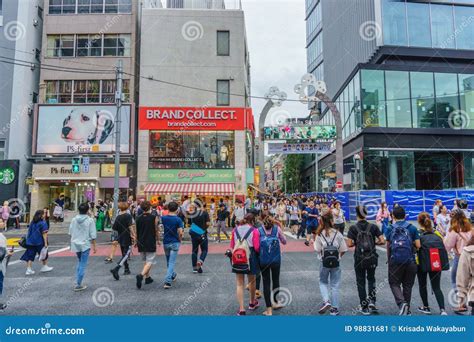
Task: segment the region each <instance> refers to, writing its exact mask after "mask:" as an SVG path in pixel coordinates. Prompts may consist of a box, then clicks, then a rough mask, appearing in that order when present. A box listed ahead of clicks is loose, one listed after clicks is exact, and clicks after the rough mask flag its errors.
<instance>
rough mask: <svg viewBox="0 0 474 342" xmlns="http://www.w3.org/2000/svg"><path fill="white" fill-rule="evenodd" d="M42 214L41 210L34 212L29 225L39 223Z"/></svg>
mask: <svg viewBox="0 0 474 342" xmlns="http://www.w3.org/2000/svg"><path fill="white" fill-rule="evenodd" d="M43 214H44V211H43V210H36V212H35V214H34V216H33V219H32V220H31V223H38V222H39V221H41V220H42V219H43Z"/></svg>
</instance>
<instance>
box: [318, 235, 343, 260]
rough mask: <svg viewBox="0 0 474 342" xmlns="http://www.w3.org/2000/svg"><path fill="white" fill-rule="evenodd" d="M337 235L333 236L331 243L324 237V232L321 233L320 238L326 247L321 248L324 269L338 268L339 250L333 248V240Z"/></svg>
mask: <svg viewBox="0 0 474 342" xmlns="http://www.w3.org/2000/svg"><path fill="white" fill-rule="evenodd" d="M336 236H337V233H335V234H334V237H333V238H332V240H331V242H328V240H326V238H325V237H324V232H323V233H321V237H322V238H323V239H324V241H325V242H326V246H325V247H324V248H323V258H322V261H323V266H324V267H326V268H336V267H339V248H337V247H336V246H334V240H336Z"/></svg>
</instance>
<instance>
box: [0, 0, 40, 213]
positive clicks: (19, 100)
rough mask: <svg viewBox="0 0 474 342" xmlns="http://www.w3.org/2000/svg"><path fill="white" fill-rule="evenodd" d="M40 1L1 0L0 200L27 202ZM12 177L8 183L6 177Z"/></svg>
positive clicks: (36, 98) (36, 82)
mask: <svg viewBox="0 0 474 342" xmlns="http://www.w3.org/2000/svg"><path fill="white" fill-rule="evenodd" d="M42 27H43V1H42V0H18V1H1V0H0V80H2V82H1V85H0V171H2V172H0V174H1V175H2V177H3V175H4V174H5V172H4V169H5V168H8V169H10V170H13V179H12V178H11V177H10V179H9V180H7V179H2V180H1V182H0V183H1V184H2V185H0V200H1V201H2V202H3V201H4V200H8V199H12V198H19V199H20V200H22V201H23V202H25V203H26V204H27V203H28V196H27V194H28V186H27V185H25V179H26V178H27V177H28V176H30V175H31V163H30V162H29V161H28V157H27V156H28V155H30V153H31V130H32V126H33V119H32V114H33V107H34V104H35V103H36V102H37V100H38V80H39V72H40V69H39V62H40V59H39V56H40V55H39V51H40V48H41V31H42ZM10 181H11V182H10Z"/></svg>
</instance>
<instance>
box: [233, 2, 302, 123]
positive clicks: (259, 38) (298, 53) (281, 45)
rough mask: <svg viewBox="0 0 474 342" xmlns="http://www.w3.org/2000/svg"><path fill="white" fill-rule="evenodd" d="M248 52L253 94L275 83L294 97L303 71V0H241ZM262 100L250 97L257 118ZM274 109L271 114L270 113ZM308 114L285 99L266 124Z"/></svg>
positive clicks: (291, 97)
mask: <svg viewBox="0 0 474 342" xmlns="http://www.w3.org/2000/svg"><path fill="white" fill-rule="evenodd" d="M242 7H243V10H244V11H245V20H246V25H247V39H248V47H249V52H250V65H251V78H252V80H251V81H252V95H254V96H264V95H265V93H267V91H268V89H269V88H270V87H271V86H277V87H278V88H280V90H283V91H285V92H286V93H287V95H288V98H290V99H295V98H297V94H295V93H294V90H293V88H294V86H295V84H298V83H300V80H301V77H302V76H303V75H304V74H305V73H306V49H305V41H306V25H305V21H304V16H305V1H304V0H242ZM264 105H265V100H258V99H252V108H253V111H254V115H255V119H256V120H257V121H256V122H257V123H258V117H259V114H260V111H261V110H262V109H263V106H264ZM272 113H273V114H272ZM286 113H289V114H291V116H292V117H302V116H306V115H307V114H308V110H307V107H306V106H305V105H304V104H302V103H300V102H285V103H284V104H283V105H282V106H281V107H280V108H275V109H273V110H272V112H271V113H270V114H269V115H268V117H267V121H266V122H267V124H270V123H275V122H276V121H278V120H280V119H282V118H285V117H286V116H287V115H288V114H286Z"/></svg>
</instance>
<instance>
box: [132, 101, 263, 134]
mask: <svg viewBox="0 0 474 342" xmlns="http://www.w3.org/2000/svg"><path fill="white" fill-rule="evenodd" d="M139 115H140V119H139V123H138V126H139V129H140V130H176V131H182V130H189V131H196V130H197V131H200V130H204V131H206V130H209V131H239V130H246V129H250V130H254V121H253V115H252V109H251V108H241V107H236V108H232V107H202V108H199V107H141V108H140V114H139Z"/></svg>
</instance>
